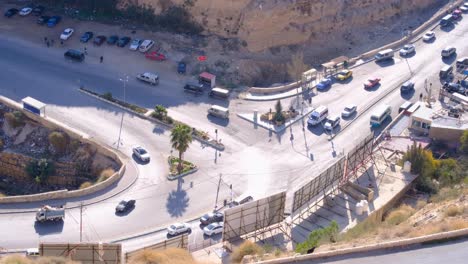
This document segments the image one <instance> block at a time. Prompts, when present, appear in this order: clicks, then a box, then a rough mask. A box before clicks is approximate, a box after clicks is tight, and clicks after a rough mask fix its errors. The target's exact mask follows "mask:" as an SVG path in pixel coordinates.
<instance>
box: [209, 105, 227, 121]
mask: <svg viewBox="0 0 468 264" xmlns="http://www.w3.org/2000/svg"><path fill="white" fill-rule="evenodd" d="M208 114H210V115H213V116H217V117H221V118H225V119H228V118H229V109H227V108H225V107H222V106H219V105H212V106H211V107H210V109H208Z"/></svg>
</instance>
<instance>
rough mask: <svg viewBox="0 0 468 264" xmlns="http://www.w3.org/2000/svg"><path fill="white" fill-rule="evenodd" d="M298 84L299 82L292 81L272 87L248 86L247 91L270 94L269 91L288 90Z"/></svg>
mask: <svg viewBox="0 0 468 264" xmlns="http://www.w3.org/2000/svg"><path fill="white" fill-rule="evenodd" d="M298 85H299V82H293V83H290V84H286V85H281V86H274V87H250V89H249V90H248V92H249V93H261V94H270V93H279V92H285V91H289V90H291V89H292V88H296V87H297V86H298Z"/></svg>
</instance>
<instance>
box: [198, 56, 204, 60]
mask: <svg viewBox="0 0 468 264" xmlns="http://www.w3.org/2000/svg"><path fill="white" fill-rule="evenodd" d="M198 61H206V56H198Z"/></svg>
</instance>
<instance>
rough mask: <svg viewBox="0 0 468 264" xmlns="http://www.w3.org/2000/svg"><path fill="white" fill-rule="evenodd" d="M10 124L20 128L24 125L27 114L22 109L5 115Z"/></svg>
mask: <svg viewBox="0 0 468 264" xmlns="http://www.w3.org/2000/svg"><path fill="white" fill-rule="evenodd" d="M4 117H5V119H6V121H7V122H8V124H9V125H10V126H11V127H13V128H18V127H21V126H23V125H24V123H25V122H24V119H25V115H24V114H23V113H22V112H20V111H13V112H9V113H6V114H5V115H4Z"/></svg>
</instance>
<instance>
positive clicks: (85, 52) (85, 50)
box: [84, 47, 88, 55]
mask: <svg viewBox="0 0 468 264" xmlns="http://www.w3.org/2000/svg"><path fill="white" fill-rule="evenodd" d="M84 54H85V55H88V50H87V49H86V47H85V48H84Z"/></svg>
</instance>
